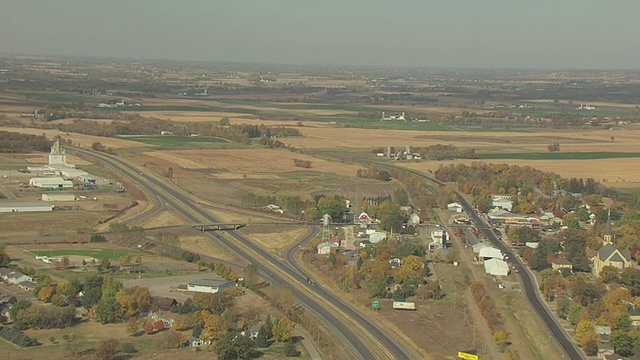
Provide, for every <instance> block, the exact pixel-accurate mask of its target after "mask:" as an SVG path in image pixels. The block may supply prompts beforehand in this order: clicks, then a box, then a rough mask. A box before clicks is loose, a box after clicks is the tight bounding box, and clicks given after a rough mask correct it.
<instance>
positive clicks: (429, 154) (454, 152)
mask: <svg viewBox="0 0 640 360" xmlns="http://www.w3.org/2000/svg"><path fill="white" fill-rule="evenodd" d="M412 151H413V152H415V153H418V154H420V155H421V156H422V158H423V159H425V160H452V159H477V158H478V155H476V150H475V149H474V148H458V147H457V146H455V145H451V144H449V145H442V144H436V145H431V146H427V147H416V148H412Z"/></svg>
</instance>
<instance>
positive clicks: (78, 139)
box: [0, 127, 140, 149]
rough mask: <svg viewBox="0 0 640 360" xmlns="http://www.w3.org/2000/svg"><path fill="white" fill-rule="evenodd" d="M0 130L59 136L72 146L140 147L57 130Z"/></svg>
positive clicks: (116, 139) (131, 143)
mask: <svg viewBox="0 0 640 360" xmlns="http://www.w3.org/2000/svg"><path fill="white" fill-rule="evenodd" d="M0 130H4V131H9V132H17V133H23V134H33V135H42V134H45V136H47V137H49V138H52V137H55V136H60V137H61V138H63V139H70V140H71V141H72V142H73V143H74V144H80V145H81V146H82V147H86V148H91V145H92V144H93V143H95V142H100V143H102V145H104V146H107V147H111V148H114V149H117V148H123V147H134V146H140V143H137V142H134V141H127V140H122V139H118V138H111V137H103V136H93V135H84V134H78V133H72V132H70V133H66V132H63V131H59V130H50V129H32V128H11V127H3V128H0Z"/></svg>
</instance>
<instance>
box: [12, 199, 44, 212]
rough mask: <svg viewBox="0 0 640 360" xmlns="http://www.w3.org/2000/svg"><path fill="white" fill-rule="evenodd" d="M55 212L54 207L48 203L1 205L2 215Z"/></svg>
mask: <svg viewBox="0 0 640 360" xmlns="http://www.w3.org/2000/svg"><path fill="white" fill-rule="evenodd" d="M41 211H53V205H51V204H49V203H46V202H42V201H40V202H24V203H5V202H1V203H0V213H11V212H41Z"/></svg>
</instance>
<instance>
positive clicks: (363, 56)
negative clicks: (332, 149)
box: [0, 0, 640, 70]
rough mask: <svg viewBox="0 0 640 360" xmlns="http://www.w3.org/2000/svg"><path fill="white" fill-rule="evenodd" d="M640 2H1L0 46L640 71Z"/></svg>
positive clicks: (159, 55) (186, 56)
mask: <svg viewBox="0 0 640 360" xmlns="http://www.w3.org/2000/svg"><path fill="white" fill-rule="evenodd" d="M639 13H640V1H638V0H614V1H605V0H395V1H392V0H174V1H169V0H126V1H125V0H109V1H104V0H102V1H97V0H56V1H40V0H0V53H2V54H16V55H67V56H90V57H108V58H126V59H167V60H195V61H212V62H226V61H232V62H245V63H279V64H303V65H304V64H328V65H381V66H413V67H427V68H428V67H446V68H472V69H477V68H489V69H501V68H516V69H517V68H526V69H532V68H533V69H538V68H539V69H634V70H635V69H640V40H639V38H640V21H639V20H638V14H639Z"/></svg>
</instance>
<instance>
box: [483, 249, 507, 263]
mask: <svg viewBox="0 0 640 360" xmlns="http://www.w3.org/2000/svg"><path fill="white" fill-rule="evenodd" d="M478 257H479V258H484V259H500V260H502V259H504V255H503V254H502V251H500V250H499V249H496V248H492V247H485V248H482V249H480V253H478Z"/></svg>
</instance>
